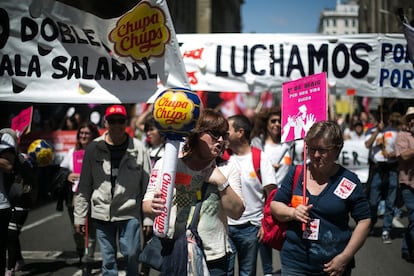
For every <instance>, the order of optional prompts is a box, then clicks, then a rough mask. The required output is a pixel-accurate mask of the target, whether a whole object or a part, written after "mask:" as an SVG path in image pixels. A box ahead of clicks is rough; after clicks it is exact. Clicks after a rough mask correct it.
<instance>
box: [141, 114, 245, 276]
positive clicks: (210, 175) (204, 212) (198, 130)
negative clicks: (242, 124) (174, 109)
mask: <svg viewBox="0 0 414 276" xmlns="http://www.w3.org/2000/svg"><path fill="white" fill-rule="evenodd" d="M228 129H229V125H228V123H227V120H226V119H225V118H224V117H223V115H222V114H220V113H218V112H216V111H214V110H212V109H204V110H203V111H202V112H201V115H200V118H199V119H198V121H197V124H196V127H195V129H194V130H193V131H192V132H191V133H190V134H189V135H188V137H187V138H186V141H185V144H184V146H183V152H182V154H181V156H180V157H179V159H178V162H177V171H176V178H175V183H174V184H175V191H174V197H173V199H172V207H171V212H170V220H169V222H170V223H169V225H170V226H171V227H170V229H169V230H168V234H167V238H168V239H170V240H171V239H173V238H176V237H178V236H179V235H180V234H182V233H184V231H185V227H186V222H187V221H188V219H189V217H190V218H191V215H190V211H191V209H192V207H194V205H195V204H196V202H197V194H200V193H202V194H203V195H202V197H203V198H204V201H203V202H202V206H201V211H200V218H199V222H198V225H197V230H198V234H199V235H200V238H201V240H202V245H203V249H204V253H205V256H206V261H207V267H208V270H209V273H210V275H212V276H213V275H223V276H224V275H227V267H228V263H227V255H228V254H229V252H230V250H231V249H230V243H229V238H228V235H227V216H229V217H232V218H234V219H237V218H239V217H240V216H241V214H242V213H243V211H244V203H243V200H242V196H241V186H240V178H239V173H238V171H237V168H236V167H234V166H232V165H227V166H222V167H217V165H216V162H215V160H216V158H217V157H218V156H219V155H220V154H221V153H222V151H223V150H224V146H225V142H226V139H227V136H228ZM163 160H164V159H163V158H161V159H160V160H159V161H158V162H157V163H156V164H155V167H154V169H153V170H152V173H151V179H150V182H149V184H148V188H147V192H146V194H145V196H144V200H143V210H144V213H145V214H146V215H147V216H150V217H152V218H155V217H156V216H157V215H160V214H161V213H162V212H163V210H164V208H165V201H164V200H163V199H161V191H160V187H161V181H162V179H161V175H160V174H159V173H158V172H159V171H161V169H162V164H163ZM203 183H206V184H204V185H203ZM202 187H204V189H202ZM203 190H204V191H203ZM175 257H176V256H172V258H175ZM177 257H178V256H177ZM170 258H171V257H170ZM161 275H174V274H173V272H171V271H164V268H162V269H161ZM180 276H181V275H180Z"/></svg>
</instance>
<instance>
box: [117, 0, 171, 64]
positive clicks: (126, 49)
mask: <svg viewBox="0 0 414 276" xmlns="http://www.w3.org/2000/svg"><path fill="white" fill-rule="evenodd" d="M109 39H110V41H112V42H113V43H114V52H115V53H116V54H118V55H119V56H124V57H127V56H130V57H131V58H133V59H134V60H136V61H139V60H142V59H144V58H150V57H151V56H154V57H158V56H163V55H164V52H165V45H166V44H167V43H168V42H169V41H170V30H169V29H168V27H167V25H166V17H165V14H164V12H163V11H162V10H161V9H160V8H158V7H153V6H151V5H150V4H149V3H147V2H145V1H142V2H141V3H139V4H138V5H137V6H136V7H135V8H134V9H133V10H132V11H131V12H129V13H127V14H125V15H124V16H122V17H121V18H120V19H119V20H118V22H117V24H116V26H115V28H114V29H113V30H112V31H111V32H110V34H109Z"/></svg>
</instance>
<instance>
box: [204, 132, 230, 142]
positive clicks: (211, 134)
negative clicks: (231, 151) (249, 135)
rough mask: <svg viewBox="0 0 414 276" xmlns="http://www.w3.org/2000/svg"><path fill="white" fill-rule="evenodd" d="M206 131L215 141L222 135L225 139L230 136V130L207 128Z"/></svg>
mask: <svg viewBox="0 0 414 276" xmlns="http://www.w3.org/2000/svg"><path fill="white" fill-rule="evenodd" d="M206 133H207V134H208V135H210V137H211V138H213V140H214V141H218V140H219V139H220V137H221V138H223V140H227V139H228V138H229V133H228V132H223V133H222V132H219V131H216V130H207V131H206Z"/></svg>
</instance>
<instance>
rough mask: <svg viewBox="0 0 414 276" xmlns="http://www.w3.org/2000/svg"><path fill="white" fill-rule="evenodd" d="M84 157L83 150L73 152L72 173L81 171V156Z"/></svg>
mask: <svg viewBox="0 0 414 276" xmlns="http://www.w3.org/2000/svg"><path fill="white" fill-rule="evenodd" d="M84 155H85V150H83V149H82V150H75V151H74V152H73V155H72V156H73V172H74V173H79V174H80V173H81V170H82V161H83V156H84Z"/></svg>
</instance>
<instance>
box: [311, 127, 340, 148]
mask: <svg viewBox="0 0 414 276" xmlns="http://www.w3.org/2000/svg"><path fill="white" fill-rule="evenodd" d="M315 139H323V140H324V141H325V142H326V143H328V144H330V145H333V146H335V147H336V148H338V149H339V151H340V150H341V149H342V147H343V146H344V137H343V134H342V130H341V127H340V126H339V125H338V123H336V122H334V121H320V122H316V123H314V124H313V125H312V127H311V128H310V129H309V131H308V133H306V136H305V142H306V144H307V145H309V144H310V143H311V141H313V140H315Z"/></svg>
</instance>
